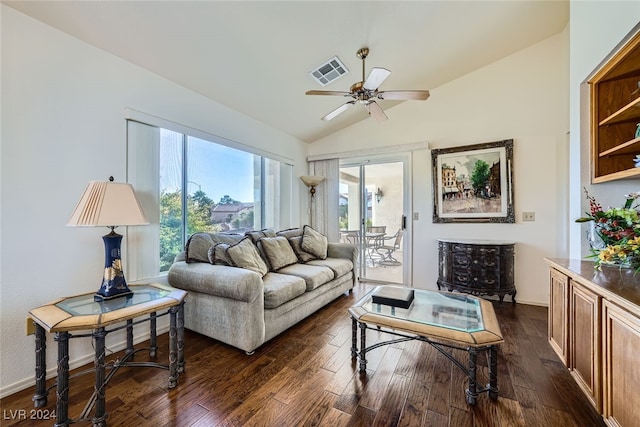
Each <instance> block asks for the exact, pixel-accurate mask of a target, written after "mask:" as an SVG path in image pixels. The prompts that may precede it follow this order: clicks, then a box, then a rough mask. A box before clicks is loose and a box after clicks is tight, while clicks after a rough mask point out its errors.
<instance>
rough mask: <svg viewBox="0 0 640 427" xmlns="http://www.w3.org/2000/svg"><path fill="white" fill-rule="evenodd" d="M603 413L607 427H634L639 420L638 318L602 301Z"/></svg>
mask: <svg viewBox="0 0 640 427" xmlns="http://www.w3.org/2000/svg"><path fill="white" fill-rule="evenodd" d="M603 307H604V309H603V310H604V312H603V333H604V337H603V338H604V343H603V359H604V390H603V391H604V393H603V415H604V417H605V420H606V421H607V424H609V425H610V426H624V427H631V426H637V425H638V423H639V420H640V393H639V392H638V390H640V369H638V355H639V354H640V319H639V318H638V317H637V316H633V315H631V314H629V313H628V312H627V311H625V310H624V309H622V308H620V307H618V306H617V305H615V304H613V303H611V302H609V301H604V302H603Z"/></svg>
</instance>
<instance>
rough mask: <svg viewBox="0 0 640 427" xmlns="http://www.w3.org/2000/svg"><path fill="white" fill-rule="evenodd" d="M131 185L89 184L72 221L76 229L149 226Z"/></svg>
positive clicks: (98, 182) (116, 183) (97, 182)
mask: <svg viewBox="0 0 640 427" xmlns="http://www.w3.org/2000/svg"><path fill="white" fill-rule="evenodd" d="M147 224H149V222H148V221H147V218H146V217H145V216H144V213H143V212H142V208H141V207H140V203H138V199H137V198H136V195H135V193H134V192H133V187H132V186H131V184H127V183H120V182H101V181H90V182H89V185H88V186H87V188H86V189H85V190H84V194H83V195H82V198H80V201H79V202H78V205H77V206H76V208H75V210H74V211H73V214H72V215H71V219H70V220H69V222H68V223H67V225H69V226H76V227H98V226H105V227H116V226H119V225H147Z"/></svg>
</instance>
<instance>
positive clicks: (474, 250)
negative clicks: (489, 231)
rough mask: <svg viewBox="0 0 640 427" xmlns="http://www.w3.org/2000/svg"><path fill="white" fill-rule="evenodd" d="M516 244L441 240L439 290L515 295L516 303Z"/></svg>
mask: <svg viewBox="0 0 640 427" xmlns="http://www.w3.org/2000/svg"><path fill="white" fill-rule="evenodd" d="M514 256H515V243H514V242H505V241H494V240H448V239H438V258H439V259H438V260H439V263H438V264H439V274H438V282H437V284H438V289H442V288H446V289H447V290H449V291H453V290H455V291H460V292H466V293H470V294H473V295H498V297H499V298H500V302H501V303H502V300H503V299H504V296H505V295H511V299H512V301H513V302H515V297H516V287H515V283H514V277H515V271H514V267H515V261H514Z"/></svg>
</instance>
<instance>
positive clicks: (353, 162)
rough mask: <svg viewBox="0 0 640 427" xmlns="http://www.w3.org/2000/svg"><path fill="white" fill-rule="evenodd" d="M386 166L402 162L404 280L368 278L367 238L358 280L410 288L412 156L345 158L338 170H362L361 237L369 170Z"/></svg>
mask: <svg viewBox="0 0 640 427" xmlns="http://www.w3.org/2000/svg"><path fill="white" fill-rule="evenodd" d="M386 163H401V164H402V169H403V170H402V200H403V201H402V216H403V219H402V226H403V227H402V229H403V236H402V240H401V250H402V254H403V259H402V278H401V279H400V281H399V282H396V281H387V280H377V279H371V278H367V277H366V271H367V259H366V256H365V247H364V246H365V244H364V239H363V238H361V239H359V248H358V250H359V254H360V257H359V260H358V264H359V265H358V280H359V281H361V282H370V283H379V284H403V285H406V286H411V283H412V277H411V272H412V259H413V256H412V253H411V249H412V247H413V245H412V221H411V216H410V212H411V201H412V197H411V194H412V192H411V176H412V174H411V155H410V153H401V154H394V155H389V154H384V155H377V156H367V157H352V158H344V159H340V165H339V168H340V169H342V168H348V167H351V168H356V167H357V168H359V180H360V182H359V184H358V188H359V195H360V198H359V199H360V200H359V201H360V203H359V204H358V205H359V210H360V211H359V212H358V213H357V215H358V216H359V220H358V223H359V232H360V236H364V233H365V231H366V212H367V197H366V172H365V171H366V167H367V166H371V165H378V164H386Z"/></svg>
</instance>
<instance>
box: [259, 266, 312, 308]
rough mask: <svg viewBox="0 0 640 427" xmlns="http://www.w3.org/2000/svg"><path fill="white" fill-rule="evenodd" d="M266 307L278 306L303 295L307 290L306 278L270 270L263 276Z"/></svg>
mask: <svg viewBox="0 0 640 427" xmlns="http://www.w3.org/2000/svg"><path fill="white" fill-rule="evenodd" d="M262 280H263V282H264V307H265V308H276V307H278V306H280V305H282V304H284V303H285V302H287V301H291V300H292V299H294V298H296V297H298V296H300V295H302V294H304V293H305V291H306V290H307V285H306V283H305V281H304V279H302V278H300V277H296V276H290V275H288V274H279V273H273V272H269V273H267V274H266V275H265V276H264V277H263V278H262Z"/></svg>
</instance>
